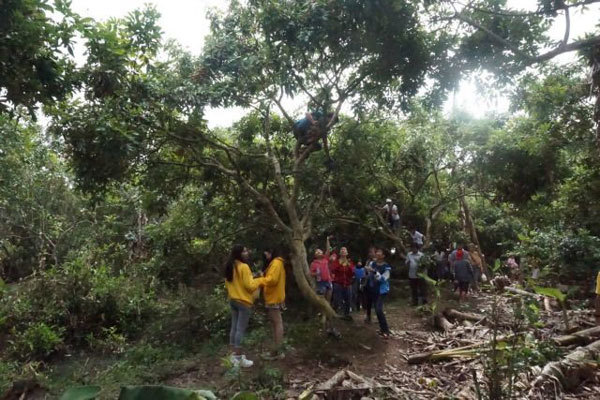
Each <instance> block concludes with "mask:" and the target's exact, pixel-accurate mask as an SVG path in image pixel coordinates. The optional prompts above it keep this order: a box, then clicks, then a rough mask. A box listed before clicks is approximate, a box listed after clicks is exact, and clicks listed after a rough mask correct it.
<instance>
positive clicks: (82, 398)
mask: <svg viewBox="0 0 600 400" xmlns="http://www.w3.org/2000/svg"><path fill="white" fill-rule="evenodd" d="M100 391H101V389H100V386H74V387H71V388H68V389H67V391H66V392H64V393H63V395H62V396H60V400H92V399H95V398H96V397H98V395H99V394H100Z"/></svg>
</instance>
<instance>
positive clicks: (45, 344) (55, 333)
mask: <svg viewBox="0 0 600 400" xmlns="http://www.w3.org/2000/svg"><path fill="white" fill-rule="evenodd" d="M63 334H64V329H62V328H57V327H53V326H48V325H46V324H45V323H43V322H39V323H33V324H31V325H30V326H28V327H27V328H26V329H25V330H24V331H22V332H15V333H14V334H13V335H12V339H11V340H10V343H11V353H12V354H13V355H14V356H15V357H16V358H19V359H43V358H46V357H48V356H49V355H51V354H52V353H54V352H56V351H57V350H59V349H60V348H61V347H62V345H63V338H62V336H63Z"/></svg>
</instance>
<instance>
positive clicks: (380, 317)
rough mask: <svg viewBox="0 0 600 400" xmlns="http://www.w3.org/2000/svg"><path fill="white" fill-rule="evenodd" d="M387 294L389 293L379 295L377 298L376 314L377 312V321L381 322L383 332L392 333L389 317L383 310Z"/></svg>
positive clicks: (380, 327) (380, 326)
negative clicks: (387, 317)
mask: <svg viewBox="0 0 600 400" xmlns="http://www.w3.org/2000/svg"><path fill="white" fill-rule="evenodd" d="M386 296H387V293H384V294H378V295H377V298H376V300H375V314H377V321H378V322H379V329H381V332H383V333H390V327H389V326H388V323H387V319H386V318H385V314H384V312H383V302H384V301H385V297H386Z"/></svg>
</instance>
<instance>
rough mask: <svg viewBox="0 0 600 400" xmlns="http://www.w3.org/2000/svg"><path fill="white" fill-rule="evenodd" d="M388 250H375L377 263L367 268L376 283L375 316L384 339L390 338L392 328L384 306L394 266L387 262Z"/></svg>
mask: <svg viewBox="0 0 600 400" xmlns="http://www.w3.org/2000/svg"><path fill="white" fill-rule="evenodd" d="M386 256H387V254H386V250H385V249H384V248H383V247H378V248H376V249H375V261H374V262H371V264H370V266H368V267H366V268H367V270H368V272H369V274H370V275H371V276H372V279H373V281H374V283H375V284H374V287H375V290H374V292H373V294H374V296H375V298H374V300H375V301H374V303H375V314H376V315H377V321H378V322H379V334H380V335H381V336H383V337H384V338H386V339H387V338H388V337H389V336H390V327H389V326H388V323H387V319H386V317H385V312H384V311H383V305H384V303H385V298H386V297H387V294H388V293H389V291H390V276H391V271H392V266H391V265H390V264H388V263H387V261H386Z"/></svg>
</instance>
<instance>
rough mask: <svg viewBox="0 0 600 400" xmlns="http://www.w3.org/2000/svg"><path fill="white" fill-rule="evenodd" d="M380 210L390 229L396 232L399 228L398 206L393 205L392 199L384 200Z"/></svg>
mask: <svg viewBox="0 0 600 400" xmlns="http://www.w3.org/2000/svg"><path fill="white" fill-rule="evenodd" d="M382 210H383V212H384V214H385V218H386V220H387V222H388V224H389V226H390V229H392V230H393V231H396V230H397V229H398V228H399V227H400V213H399V212H398V206H397V205H395V204H393V202H392V199H386V200H385V205H384V206H383V207H382Z"/></svg>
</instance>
